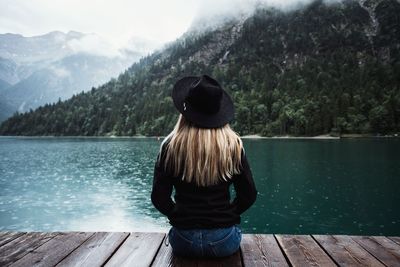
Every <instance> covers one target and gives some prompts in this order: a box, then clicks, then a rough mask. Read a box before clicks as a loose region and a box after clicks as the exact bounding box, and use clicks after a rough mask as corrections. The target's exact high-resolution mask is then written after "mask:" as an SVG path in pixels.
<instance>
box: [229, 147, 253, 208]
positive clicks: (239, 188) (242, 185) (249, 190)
mask: <svg viewBox="0 0 400 267" xmlns="http://www.w3.org/2000/svg"><path fill="white" fill-rule="evenodd" d="M241 162H242V171H241V173H240V174H239V175H236V176H235V177H234V178H233V186H234V188H235V191H236V197H235V199H234V200H233V201H232V205H233V206H234V208H235V212H236V213H237V214H241V213H243V212H244V211H246V210H247V209H248V208H250V206H251V205H253V203H254V202H255V201H256V198H257V189H256V186H255V184H254V180H253V174H252V172H251V169H250V166H249V163H248V161H247V157H246V154H245V153H244V149H243V150H242V159H241Z"/></svg>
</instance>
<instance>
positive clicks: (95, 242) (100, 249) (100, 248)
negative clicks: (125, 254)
mask: <svg viewBox="0 0 400 267" xmlns="http://www.w3.org/2000/svg"><path fill="white" fill-rule="evenodd" d="M128 235H129V233H128V232H97V233H95V234H94V235H92V236H91V237H90V238H89V239H87V240H86V241H85V242H84V243H83V244H82V245H80V246H79V247H78V248H77V249H75V250H74V251H73V252H72V253H71V254H69V255H68V256H67V257H66V258H64V259H63V260H62V261H61V262H59V263H58V264H57V266H102V265H103V264H104V263H105V262H106V261H107V259H108V258H109V257H110V256H111V255H112V254H113V253H114V252H115V250H116V249H117V248H118V247H119V245H121V243H122V242H123V241H124V240H125V239H126V238H127V236H128Z"/></svg>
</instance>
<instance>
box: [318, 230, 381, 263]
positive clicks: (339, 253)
mask: <svg viewBox="0 0 400 267" xmlns="http://www.w3.org/2000/svg"><path fill="white" fill-rule="evenodd" d="M314 238H315V239H316V240H317V241H318V243H319V244H321V246H322V247H323V248H324V249H325V250H326V251H327V252H328V253H329V255H330V256H331V257H332V258H333V259H334V260H335V261H336V263H337V264H339V265H340V266H343V265H344V266H384V265H383V264H382V263H380V262H379V261H378V260H377V259H375V258H374V257H373V256H372V255H371V254H369V253H368V252H367V251H365V249H363V248H362V247H361V246H360V245H358V243H357V242H355V241H354V240H353V239H351V238H350V237H349V236H345V235H314Z"/></svg>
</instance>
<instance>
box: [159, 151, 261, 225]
mask: <svg viewBox="0 0 400 267" xmlns="http://www.w3.org/2000/svg"><path fill="white" fill-rule="evenodd" d="M164 146H165V144H164ZM164 146H163V147H162V150H161V153H159V154H158V156H157V161H156V164H155V167H154V179H153V189H152V192H151V201H152V203H153V205H154V206H155V207H156V208H157V209H158V210H159V211H160V212H161V213H163V214H164V215H166V216H167V217H168V219H169V222H170V224H171V225H172V226H175V227H178V228H182V229H193V228H219V227H229V226H232V225H234V224H239V223H240V214H241V213H243V212H244V211H245V210H247V209H248V208H249V207H250V206H251V205H252V204H253V203H254V202H255V200H256V197H257V190H256V187H255V184H254V181H253V176H252V173H251V170H250V166H249V164H248V162H247V158H246V155H245V152H244V149H243V150H242V169H241V173H240V174H237V175H234V176H233V177H232V179H229V180H228V181H221V182H220V183H218V184H217V185H212V186H207V187H199V186H197V185H195V184H194V182H191V183H188V182H185V181H182V179H181V177H182V176H181V175H179V176H176V177H173V176H172V175H170V174H168V173H166V172H165V171H164V159H165V150H164ZM232 183H233V186H234V189H235V191H236V197H235V199H234V200H233V201H232V202H231V201H230V192H229V186H230V185H231V184H232ZM173 187H175V197H174V199H175V202H174V201H173V200H172V199H171V194H172V190H173Z"/></svg>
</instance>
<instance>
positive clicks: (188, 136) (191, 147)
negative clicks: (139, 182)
mask: <svg viewBox="0 0 400 267" xmlns="http://www.w3.org/2000/svg"><path fill="white" fill-rule="evenodd" d="M167 141H168V142H167ZM165 143H167V145H166V148H165V149H166V154H165V162H164V163H165V165H164V168H165V169H166V170H168V169H169V170H171V168H172V174H173V175H174V176H178V175H179V174H180V172H181V171H182V168H183V176H182V180H185V181H186V182H192V181H194V182H195V183H196V184H197V185H198V186H208V185H214V184H217V183H218V182H220V181H221V180H225V181H227V180H228V179H230V178H232V177H233V175H235V174H239V173H240V168H241V153H242V149H243V143H242V140H241V139H240V136H239V135H238V134H237V133H236V132H235V131H233V130H232V129H231V127H230V126H229V124H225V125H224V126H223V127H220V128H210V129H206V128H199V127H196V126H195V125H194V124H193V123H191V122H190V121H188V120H186V119H185V118H184V117H183V116H182V114H179V118H178V121H177V123H176V125H175V127H174V129H173V130H172V132H171V133H170V134H169V135H168V136H167V137H166V138H165V139H164V140H163V142H162V143H161V146H160V152H161V150H162V147H163V145H164V144H165Z"/></svg>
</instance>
